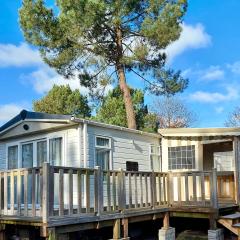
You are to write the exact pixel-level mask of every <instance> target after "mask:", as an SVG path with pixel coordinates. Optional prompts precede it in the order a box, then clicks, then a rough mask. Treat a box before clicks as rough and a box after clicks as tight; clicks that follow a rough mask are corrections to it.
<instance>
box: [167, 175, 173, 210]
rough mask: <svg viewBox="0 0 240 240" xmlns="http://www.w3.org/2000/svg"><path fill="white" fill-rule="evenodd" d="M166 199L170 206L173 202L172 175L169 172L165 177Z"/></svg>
mask: <svg viewBox="0 0 240 240" xmlns="http://www.w3.org/2000/svg"><path fill="white" fill-rule="evenodd" d="M167 200H168V204H169V205H170V206H171V205H172V204H173V176H172V173H171V172H169V173H168V179H167Z"/></svg>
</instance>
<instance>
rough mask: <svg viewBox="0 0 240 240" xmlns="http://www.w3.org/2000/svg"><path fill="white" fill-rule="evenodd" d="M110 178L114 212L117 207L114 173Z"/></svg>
mask: <svg viewBox="0 0 240 240" xmlns="http://www.w3.org/2000/svg"><path fill="white" fill-rule="evenodd" d="M112 178H113V186H112V191H113V210H116V206H117V191H116V174H115V172H113V174H112Z"/></svg>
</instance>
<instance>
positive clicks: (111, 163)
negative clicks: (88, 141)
mask: <svg viewBox="0 0 240 240" xmlns="http://www.w3.org/2000/svg"><path fill="white" fill-rule="evenodd" d="M97 138H104V139H108V140H109V146H108V147H105V146H99V145H97ZM96 149H108V150H109V151H110V153H109V154H110V156H109V170H112V169H113V156H112V153H113V151H112V138H111V137H109V136H103V135H95V141H94V166H97V157H96Z"/></svg>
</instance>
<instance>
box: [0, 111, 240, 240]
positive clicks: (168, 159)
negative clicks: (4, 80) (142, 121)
mask: <svg viewBox="0 0 240 240" xmlns="http://www.w3.org/2000/svg"><path fill="white" fill-rule="evenodd" d="M239 136H240V128H215V129H214V128H211V129H160V130H159V132H158V133H157V134H151V133H145V132H141V131H137V130H131V129H128V128H122V127H118V126H113V125H108V124H103V123H98V122H94V121H89V120H84V119H79V118H75V117H74V116H65V115H52V114H44V113H36V112H28V111H25V110H23V111H22V112H21V113H20V114H19V115H17V116H16V117H15V118H13V119H12V120H10V121H9V122H8V123H6V124H5V125H3V126H2V127H0V169H1V170H0V179H1V184H0V213H1V215H0V234H1V235H0V236H5V234H6V232H7V230H6V229H8V228H7V227H8V226H10V225H12V224H14V225H16V226H19V228H21V229H22V228H24V227H23V226H26V228H29V226H32V227H34V228H38V229H39V234H40V235H41V236H42V237H45V238H49V237H52V238H55V239H61V238H62V237H63V238H64V239H67V238H68V234H69V233H70V232H76V231H82V230H85V229H98V228H101V227H106V226H113V239H129V237H130V236H129V233H128V228H129V227H130V226H131V223H132V222H141V221H146V220H156V219H163V223H162V225H160V226H159V228H161V227H162V228H161V230H160V231H159V239H175V230H174V228H171V227H170V226H169V218H170V217H188V218H199V219H202V218H207V219H209V220H210V221H209V229H210V230H209V239H222V238H223V232H222V229H218V228H217V223H218V224H221V225H222V226H223V227H225V228H228V229H229V230H230V231H232V232H233V233H234V234H236V235H239V233H238V232H239V229H240V224H238V220H239V219H240V214H239V213H238V212H236V211H237V209H238V207H239V199H240V197H239V194H240V190H239V170H240V169H239V163H240V156H239V151H240V149H239V148H240V145H239ZM239 222H240V221H239ZM20 226H22V227H20ZM121 228H122V231H120V229H121Z"/></svg>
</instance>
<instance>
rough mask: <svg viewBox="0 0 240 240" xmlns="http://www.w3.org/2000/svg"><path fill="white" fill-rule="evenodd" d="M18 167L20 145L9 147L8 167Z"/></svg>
mask: <svg viewBox="0 0 240 240" xmlns="http://www.w3.org/2000/svg"><path fill="white" fill-rule="evenodd" d="M17 167H18V146H17V145H16V146H10V147H8V169H15V168H17Z"/></svg>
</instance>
